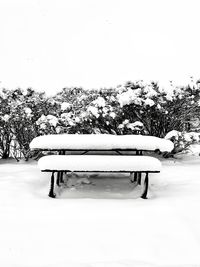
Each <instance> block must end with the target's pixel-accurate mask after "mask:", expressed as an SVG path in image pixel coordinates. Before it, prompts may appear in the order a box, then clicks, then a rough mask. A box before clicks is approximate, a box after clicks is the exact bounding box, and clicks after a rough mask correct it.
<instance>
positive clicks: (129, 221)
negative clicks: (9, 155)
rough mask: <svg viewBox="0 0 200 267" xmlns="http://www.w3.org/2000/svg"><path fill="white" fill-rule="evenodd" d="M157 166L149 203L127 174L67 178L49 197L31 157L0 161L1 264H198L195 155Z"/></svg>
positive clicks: (199, 188)
mask: <svg viewBox="0 0 200 267" xmlns="http://www.w3.org/2000/svg"><path fill="white" fill-rule="evenodd" d="M162 164H163V168H162V171H161V173H160V174H153V175H151V176H150V178H151V179H150V180H151V184H150V195H151V197H150V199H148V200H143V199H141V198H138V196H139V195H140V188H137V187H136V188H134V186H133V185H131V184H130V183H129V178H128V175H127V174H120V175H118V177H115V176H114V175H113V174H112V175H111V174H110V175H106V174H103V175H98V176H92V178H91V179H90V180H91V184H80V183H79V180H78V178H73V176H72V177H71V178H70V180H69V183H71V184H70V185H71V186H70V188H65V189H63V190H60V191H57V193H58V198H57V199H51V198H49V197H48V196H47V194H48V190H49V180H50V179H49V174H46V173H41V172H40V171H39V168H38V167H37V163H36V162H35V161H30V162H28V163H25V162H20V163H16V162H15V161H14V160H7V161H4V160H0V175H1V177H0V266H2V267H8V266H9V267H10V266H16V267H25V266H26V267H29V266H31V267H33V266H34V267H47V266H48V267H58V266H59V267H64V266H65V267H135V266H138V267H147V266H150V267H151V266H155V267H159V266H162V267H166V266H173V267H174V266H182V267H185V266H200V157H199V156H187V157H184V158H182V159H177V160H174V159H166V160H162ZM85 178H86V177H85ZM68 185H69V184H68ZM72 185H75V186H72Z"/></svg>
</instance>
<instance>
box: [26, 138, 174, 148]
mask: <svg viewBox="0 0 200 267" xmlns="http://www.w3.org/2000/svg"><path fill="white" fill-rule="evenodd" d="M30 148H31V149H49V150H51V149H55V150H56V149H69V150H84V149H85V150H117V149H124V150H126V149H132V150H134V149H137V150H150V151H154V150H160V151H161V152H170V151H172V150H173V148H174V145H173V143H172V142H171V141H170V140H166V139H163V138H158V137H155V136H144V135H109V134H59V135H56V134H55V135H44V136H39V137H36V138H34V139H33V140H32V142H31V143H30Z"/></svg>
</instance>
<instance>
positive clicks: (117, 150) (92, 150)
mask: <svg viewBox="0 0 200 267" xmlns="http://www.w3.org/2000/svg"><path fill="white" fill-rule="evenodd" d="M32 151H49V152H51V151H57V152H58V153H59V155H65V152H72V151H73V152H82V154H81V155H84V154H86V153H88V152H90V151H91V152H103V151H104V152H105V151H107V152H116V153H117V154H119V155H122V156H123V155H126V154H122V153H121V152H135V155H137V156H140V155H141V156H142V155H143V152H155V153H156V152H159V151H160V150H159V149H155V150H145V149H121V148H116V149H47V148H46V149H45V148H44V149H41V148H34V149H32ZM128 155H130V154H128ZM126 156H127V155H126ZM130 156H133V155H132V154H131V155H130Z"/></svg>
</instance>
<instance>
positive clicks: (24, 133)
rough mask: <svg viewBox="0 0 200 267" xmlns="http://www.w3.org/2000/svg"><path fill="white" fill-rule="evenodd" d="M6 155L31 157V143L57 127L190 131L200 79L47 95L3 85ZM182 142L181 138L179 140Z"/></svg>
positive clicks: (1, 128) (0, 148) (0, 129)
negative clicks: (188, 82) (167, 84)
mask: <svg viewBox="0 0 200 267" xmlns="http://www.w3.org/2000/svg"><path fill="white" fill-rule="evenodd" d="M0 104H1V109H0V156H1V157H2V158H6V157H8V156H9V155H12V156H16V157H17V153H16V150H17V152H20V154H21V155H22V156H23V157H25V158H28V156H29V143H30V141H31V140H32V139H33V138H34V137H36V136H38V135H44V134H55V133H89V134H90V133H109V134H147V135H153V136H158V137H165V135H166V134H167V133H168V132H170V131H172V130H177V131H179V132H183V131H189V130H190V128H191V120H192V119H194V118H198V117H199V114H200V86H199V82H198V81H197V82H195V83H194V82H193V84H190V85H187V86H184V87H180V86H179V87H174V86H173V84H171V85H170V87H169V88H166V89H163V88H162V87H160V86H159V85H158V84H157V83H154V82H151V83H145V82H143V81H136V82H127V83H125V84H124V85H120V86H117V87H116V88H112V89H101V90H84V89H83V88H77V87H75V88H64V89H62V90H61V92H59V93H57V94H56V95H55V96H52V97H47V96H46V95H45V93H43V92H37V91H34V90H33V89H30V88H29V89H27V90H22V89H16V90H7V89H2V90H1V91H0ZM179 145H180V144H179Z"/></svg>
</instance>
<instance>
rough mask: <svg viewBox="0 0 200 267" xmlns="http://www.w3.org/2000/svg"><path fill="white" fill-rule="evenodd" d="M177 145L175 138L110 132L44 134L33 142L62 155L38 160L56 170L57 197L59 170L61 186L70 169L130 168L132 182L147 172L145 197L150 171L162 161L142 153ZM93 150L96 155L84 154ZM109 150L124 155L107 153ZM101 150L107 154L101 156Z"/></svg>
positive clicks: (157, 169) (46, 168)
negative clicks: (113, 133) (171, 139)
mask: <svg viewBox="0 0 200 267" xmlns="http://www.w3.org/2000/svg"><path fill="white" fill-rule="evenodd" d="M173 147H174V145H173V143H172V142H171V141H169V140H165V139H162V138H158V137H154V136H144V135H108V134H90V135H89V134H61V135H60V134H58V135H44V136H39V137H36V138H34V139H33V140H32V142H31V144H30V148H31V150H38V151H57V152H58V155H51V156H45V157H42V158H41V159H40V160H39V162H38V165H39V167H40V169H41V171H43V172H51V173H52V175H51V185H50V191H49V196H50V197H55V193H54V173H57V180H56V183H57V186H60V184H62V183H63V174H64V173H66V172H129V173H130V174H131V182H137V183H138V184H141V176H142V173H144V174H146V176H145V180H144V191H143V193H142V196H141V197H142V198H147V192H148V184H149V173H157V172H160V169H161V163H160V161H159V160H158V159H156V158H154V157H147V156H142V155H143V152H144V151H149V152H152V151H160V152H170V151H171V150H172V149H173ZM69 151H72V152H74V151H78V152H80V153H81V155H66V152H69ZM90 151H93V152H95V155H84V154H87V153H88V152H90ZM108 151H109V152H116V153H117V154H120V156H116V155H107V152H108ZM128 151H129V152H130V151H135V155H132V154H131V155H130V154H129V155H128V156H127V155H126V154H127V153H126V152H128ZM99 152H104V154H103V155H101V156H97V154H98V153H99ZM105 152H106V153H105ZM124 152H125V154H124ZM83 155H84V156H83ZM132 174H134V176H132Z"/></svg>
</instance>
